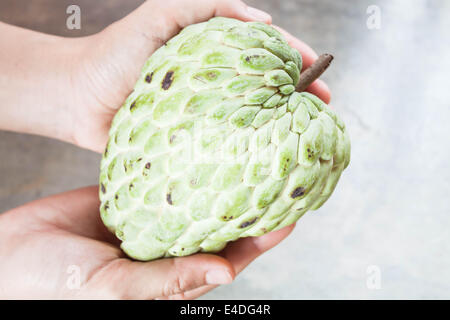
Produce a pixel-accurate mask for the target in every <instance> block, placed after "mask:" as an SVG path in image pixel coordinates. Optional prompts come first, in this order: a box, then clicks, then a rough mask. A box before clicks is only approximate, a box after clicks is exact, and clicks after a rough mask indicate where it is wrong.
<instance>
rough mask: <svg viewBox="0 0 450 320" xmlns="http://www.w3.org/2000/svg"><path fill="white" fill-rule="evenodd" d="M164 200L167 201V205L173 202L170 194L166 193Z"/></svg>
mask: <svg viewBox="0 0 450 320" xmlns="http://www.w3.org/2000/svg"><path fill="white" fill-rule="evenodd" d="M166 199H167V203H168V204H170V205H172V204H173V202H172V194H170V193H168V194H167V197H166Z"/></svg>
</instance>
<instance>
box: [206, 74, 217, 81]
mask: <svg viewBox="0 0 450 320" xmlns="http://www.w3.org/2000/svg"><path fill="white" fill-rule="evenodd" d="M207 75H208V79H210V80H213V79H215V78H217V75H216V73H215V72H208V74H207Z"/></svg>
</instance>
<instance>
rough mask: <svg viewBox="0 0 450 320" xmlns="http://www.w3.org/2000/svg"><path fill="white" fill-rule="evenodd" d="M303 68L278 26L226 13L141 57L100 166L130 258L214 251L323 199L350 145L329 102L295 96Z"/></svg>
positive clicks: (105, 205) (106, 204) (105, 202)
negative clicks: (139, 71) (139, 68)
mask: <svg viewBox="0 0 450 320" xmlns="http://www.w3.org/2000/svg"><path fill="white" fill-rule="evenodd" d="M301 67H302V60H301V56H300V54H299V53H298V51H296V50H294V49H293V48H291V47H290V46H289V45H288V44H287V42H286V41H285V39H284V38H283V36H282V35H281V34H280V33H279V32H278V31H276V30H275V29H273V28H271V27H270V26H268V25H265V24H262V23H256V22H248V23H244V22H241V21H238V20H234V19H228V18H221V17H219V18H213V19H211V20H209V21H208V22H204V23H200V24H195V25H191V26H188V27H186V28H185V29H183V30H182V31H181V32H180V33H179V34H178V35H177V36H175V37H174V38H172V39H171V40H170V41H168V42H167V43H166V44H165V45H164V46H163V47H161V48H160V49H159V50H157V51H156V52H155V53H154V54H153V55H152V56H151V57H150V58H149V59H148V61H147V62H146V63H145V65H144V67H143V69H142V74H141V76H140V78H139V80H138V81H137V83H136V85H135V88H134V91H133V92H132V93H131V94H130V96H129V97H128V98H127V100H126V101H125V103H124V105H123V106H122V108H121V109H120V110H119V111H118V112H117V114H116V116H115V118H114V120H113V122H112V125H111V129H110V139H109V142H108V145H107V148H106V150H105V152H104V155H103V159H102V162H101V173H100V191H99V193H100V199H101V208H100V213H101V217H102V220H103V222H104V224H105V225H106V226H107V227H108V228H109V230H111V231H112V232H114V233H115V234H116V236H117V237H118V238H119V239H121V240H122V245H121V247H122V249H123V250H124V251H125V252H126V253H127V254H128V255H129V256H130V257H132V258H134V259H137V260H143V261H147V260H152V259H157V258H161V257H169V256H184V255H190V254H193V253H195V252H198V251H205V252H216V251H219V250H221V249H222V248H223V247H224V246H225V245H226V243H227V242H228V241H233V240H236V239H238V238H240V237H247V236H259V235H262V234H264V233H267V232H270V231H273V230H277V229H280V228H282V227H284V226H287V225H289V224H292V223H294V222H295V221H296V220H297V219H299V218H300V217H301V216H302V215H303V214H304V213H305V212H306V211H308V210H315V209H317V208H319V207H320V206H321V205H322V204H323V203H324V202H325V201H326V200H327V199H328V197H329V196H330V195H331V193H332V192H333V190H334V188H335V186H336V183H337V181H338V180H339V177H340V175H341V173H342V171H343V170H344V169H345V168H346V167H347V165H348V163H349V160H350V141H349V138H348V135H347V132H346V130H345V126H344V123H343V122H342V121H341V120H340V119H339V117H338V116H337V115H336V114H335V112H334V111H333V110H331V109H330V108H329V107H328V106H327V105H326V104H325V103H324V102H322V101H321V100H320V99H319V98H317V97H316V96H314V95H312V94H309V93H306V92H302V93H298V92H294V88H295V85H296V84H297V82H298V80H299V70H301Z"/></svg>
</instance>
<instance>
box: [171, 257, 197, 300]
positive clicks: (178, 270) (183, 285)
mask: <svg viewBox="0 0 450 320" xmlns="http://www.w3.org/2000/svg"><path fill="white" fill-rule="evenodd" d="M171 270H172V275H171V276H170V277H169V280H168V281H167V282H166V283H165V285H164V288H163V295H164V296H166V297H169V296H178V295H180V294H181V295H182V296H184V291H187V290H189V289H191V287H192V286H193V285H194V282H195V281H193V278H191V277H189V274H187V273H186V272H184V271H183V268H182V267H180V266H179V265H178V263H177V259H173V262H172V267H171Z"/></svg>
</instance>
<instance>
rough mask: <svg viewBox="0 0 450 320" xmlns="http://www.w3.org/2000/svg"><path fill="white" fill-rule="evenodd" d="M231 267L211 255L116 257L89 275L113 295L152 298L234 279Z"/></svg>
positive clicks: (222, 259) (224, 260) (97, 284)
mask: <svg viewBox="0 0 450 320" xmlns="http://www.w3.org/2000/svg"><path fill="white" fill-rule="evenodd" d="M234 276H235V273H234V269H233V266H232V265H231V264H230V262H228V261H227V260H226V259H224V258H222V257H220V256H217V255H212V254H196V255H192V256H188V257H177V258H169V259H160V260H155V261H151V262H138V261H131V260H128V259H119V260H117V261H116V262H115V263H113V264H110V265H108V266H107V267H106V268H105V269H104V270H101V271H100V272H99V273H98V274H97V276H96V277H93V278H92V281H93V284H91V285H95V286H98V287H104V286H106V287H107V288H108V290H109V292H110V294H111V295H112V296H114V297H116V298H121V299H123V298H125V299H154V298H159V297H168V296H173V295H177V294H180V293H183V292H186V291H190V290H193V289H195V288H199V287H203V286H205V285H212V284H215V285H217V284H226V283H230V282H231V281H232V280H233V279H234Z"/></svg>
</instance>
